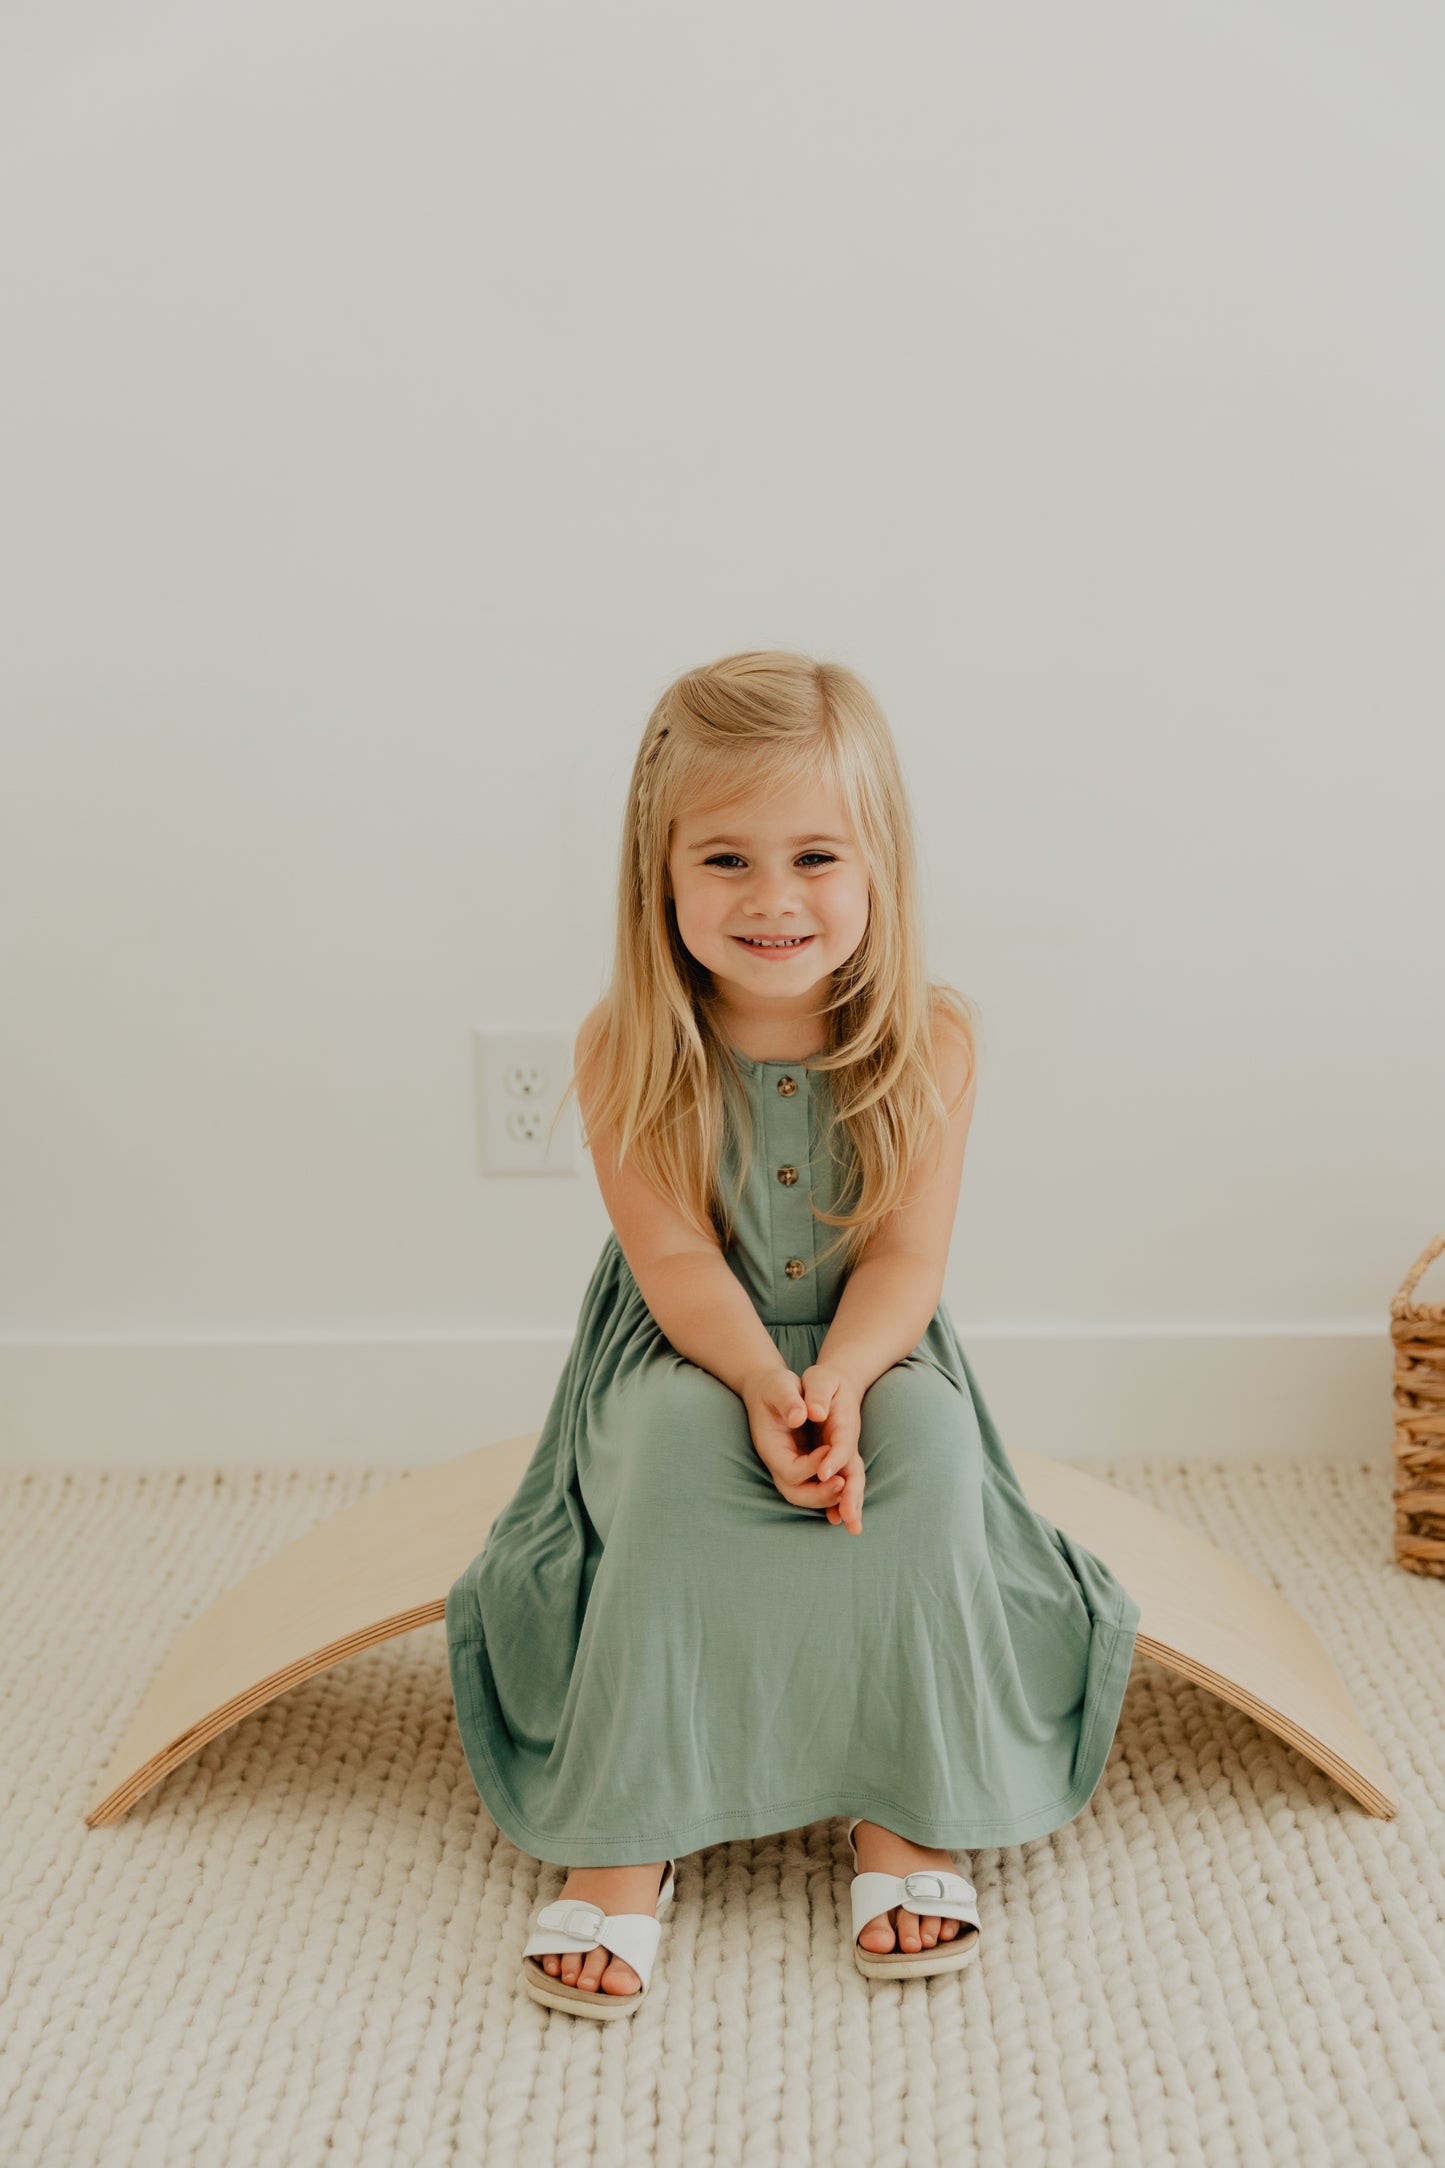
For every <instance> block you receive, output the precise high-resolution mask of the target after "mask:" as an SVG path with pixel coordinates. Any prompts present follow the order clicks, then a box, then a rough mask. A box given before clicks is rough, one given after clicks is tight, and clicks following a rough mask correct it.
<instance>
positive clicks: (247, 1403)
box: [0, 1316, 1393, 1469]
mask: <svg viewBox="0 0 1445 2168" xmlns="http://www.w3.org/2000/svg"><path fill="white" fill-rule="evenodd" d="M955 1322H956V1324H957V1326H958V1333H959V1338H960V1340H961V1341H962V1343H963V1346H964V1348H965V1350H966V1351H967V1354H968V1359H969V1363H970V1365H971V1367H972V1369H973V1373H974V1376H975V1378H976V1380H977V1382H978V1386H979V1389H980V1391H981V1392H982V1394H983V1396H984V1398H985V1399H986V1401H987V1403H988V1406H989V1409H990V1412H991V1413H992V1415H993V1418H994V1421H995V1422H996V1424H997V1425H998V1429H999V1432H1000V1435H1001V1436H1002V1438H1003V1441H1004V1445H1005V1447H1007V1446H1008V1445H1009V1444H1010V1443H1014V1444H1018V1445H1020V1446H1023V1447H1024V1448H1025V1449H1026V1450H1027V1451H1029V1452H1033V1453H1044V1454H1048V1455H1049V1456H1050V1457H1051V1458H1053V1459H1056V1460H1068V1461H1076V1462H1079V1463H1081V1464H1090V1463H1092V1464H1095V1465H1098V1464H1102V1463H1105V1462H1108V1461H1113V1460H1312V1459H1317V1460H1321V1461H1355V1462H1358V1461H1378V1462H1381V1463H1384V1464H1388V1462H1389V1460H1390V1457H1391V1437H1392V1432H1393V1409H1392V1403H1391V1348H1390V1340H1389V1335H1388V1333H1387V1332H1385V1331H1384V1330H1382V1329H1381V1328H1380V1327H1378V1326H1376V1325H1371V1324H1361V1325H1358V1326H1352V1325H1348V1324H1347V1325H1342V1326H1339V1327H1331V1328H1321V1329H1319V1330H1317V1331H1310V1330H1308V1329H1304V1328H1301V1327H1299V1326H1280V1327H1278V1328H1265V1329H1260V1328H1258V1327H1254V1328H1249V1329H1244V1328H1239V1327H1231V1326H1219V1327H1209V1328H1202V1329H1201V1328H1193V1327H1187V1326H1180V1327H1163V1328H1161V1327H1149V1328H1146V1329H1141V1330H1137V1331H1135V1330H1127V1329H1126V1330H1119V1329H1110V1330H1093V1329H1089V1328H1080V1329H1078V1330H1074V1331H1058V1330H1056V1331H1053V1332H1037V1331H1035V1330H1033V1329H1032V1328H1029V1329H1020V1330H1017V1331H1009V1330H1005V1329H1001V1328H999V1327H997V1326H993V1327H979V1328H978V1329H977V1330H970V1329H969V1326H968V1324H967V1321H966V1319H964V1318H961V1317H957V1316H956V1317H955ZM570 1346H571V1332H570V1330H568V1331H559V1332H551V1331H537V1332H534V1333H518V1332H513V1331H507V1332H485V1331H478V1332H474V1333H466V1334H444V1333H416V1334H393V1335H387V1334H381V1333H378V1334H370V1335H368V1334H357V1335H347V1336H342V1335H330V1336H327V1335H306V1334H295V1335H281V1334H277V1335H255V1336H251V1337H243V1336H240V1335H237V1336H231V1337H227V1336H215V1337H206V1338H200V1337H197V1338H186V1337H182V1336H176V1337H173V1338H165V1337H159V1336H149V1337H140V1336H135V1337H127V1336H119V1335H118V1336H115V1337H111V1338H90V1339H85V1338H79V1337H76V1338H73V1339H71V1338H60V1337H54V1338H48V1339H40V1338H35V1339H23V1338H20V1337H18V1336H15V1337H12V1338H10V1339H8V1340H4V1341H0V1468H8V1469H17V1468H36V1467H43V1468H77V1469H78V1468H140V1467H145V1468H156V1467H189V1468H215V1467H286V1468H311V1467H335V1466H353V1465H354V1466H377V1467H387V1468H394V1467H395V1468H406V1467H426V1466H428V1465H429V1464H430V1463H432V1462H433V1461H439V1460H447V1459H450V1458H452V1457H453V1456H455V1455H456V1454H458V1453H466V1452H470V1451H471V1450H472V1449H473V1448H474V1447H476V1446H479V1445H485V1444H487V1443H489V1442H491V1441H495V1440H500V1439H503V1438H511V1437H516V1436H518V1435H519V1434H520V1433H521V1432H523V1431H530V1430H538V1429H540V1428H541V1425H542V1422H543V1419H544V1418H545V1416H546V1413H547V1409H548V1407H549V1406H550V1404H551V1399H552V1394H553V1391H554V1389H555V1387H556V1383H557V1379H558V1376H559V1374H560V1372H561V1368H562V1365H563V1363H564V1362H565V1360H566V1357H567V1353H568V1350H569V1348H570Z"/></svg>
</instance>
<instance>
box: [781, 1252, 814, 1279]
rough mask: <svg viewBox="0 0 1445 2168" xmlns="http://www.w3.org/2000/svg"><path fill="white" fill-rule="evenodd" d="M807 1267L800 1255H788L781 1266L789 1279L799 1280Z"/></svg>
mask: <svg viewBox="0 0 1445 2168" xmlns="http://www.w3.org/2000/svg"><path fill="white" fill-rule="evenodd" d="M807 1269H808V1268H807V1266H806V1265H805V1264H804V1263H803V1260H802V1258H801V1257H790V1258H789V1259H788V1262H787V1263H786V1264H785V1265H784V1267H783V1270H784V1272H786V1273H787V1275H788V1278H789V1279H790V1280H800V1279H801V1278H802V1277H803V1274H804V1273H805V1272H806V1271H807Z"/></svg>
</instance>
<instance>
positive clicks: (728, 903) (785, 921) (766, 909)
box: [667, 790, 868, 1029]
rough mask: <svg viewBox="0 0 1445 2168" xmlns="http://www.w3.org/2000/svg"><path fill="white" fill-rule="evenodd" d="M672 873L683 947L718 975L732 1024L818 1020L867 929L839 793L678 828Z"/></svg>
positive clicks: (859, 868) (778, 801)
mask: <svg viewBox="0 0 1445 2168" xmlns="http://www.w3.org/2000/svg"><path fill="white" fill-rule="evenodd" d="M667 869H668V877H669V881H670V884H671V890H672V897H673V903H674V905H675V907H676V911H677V926H678V932H679V933H680V934H681V936H682V940H683V945H684V947H685V948H686V949H687V950H688V952H689V953H690V954H691V955H692V956H695V957H696V959H697V961H698V962H699V963H700V964H703V965H705V966H706V968H707V969H708V970H709V971H710V972H711V973H712V975H713V980H714V983H715V985H716V988H717V991H718V995H719V998H720V1005H721V1007H722V1010H723V1013H724V1016H725V1017H726V1018H727V1019H730V1020H731V1021H732V1023H734V1024H735V1025H739V1026H741V1027H743V1028H744V1029H746V1028H748V1027H750V1026H752V1025H754V1024H758V1025H766V1024H768V1023H784V1022H797V1023H801V1022H804V1021H805V1020H811V1019H812V1018H813V1017H815V1016H817V1015H818V1014H819V1012H820V1008H821V1004H822V1001H823V999H824V998H825V995H826V982H827V980H828V979H829V978H830V976H831V975H832V973H833V972H835V971H836V970H837V969H838V967H839V965H840V964H844V963H846V962H847V961H848V958H849V957H850V956H851V955H852V954H853V951H854V950H855V949H856V948H857V946H858V944H859V942H860V941H861V940H862V938H863V935H864V933H865V932H866V931H867V927H868V873H867V868H866V867H865V865H864V863H863V854H862V851H861V848H860V846H859V844H858V841H857V839H856V837H855V836H854V835H853V833H852V830H851V829H850V827H849V825H848V820H847V816H846V814H845V813H844V811H843V808H842V806H841V805H840V804H839V803H838V801H837V800H836V799H835V798H834V797H832V795H831V794H830V793H828V792H826V791H823V790H812V791H808V792H803V793H799V794H795V795H791V796H789V797H788V798H786V799H782V798H773V799H770V800H766V801H763V802H758V801H753V802H751V803H749V804H748V805H746V806H739V805H737V804H734V805H730V806H724V807H712V808H707V807H703V808H701V809H699V810H696V811H694V812H692V813H690V814H688V815H686V816H685V817H680V818H679V819H677V820H676V821H674V822H673V830H672V842H671V846H670V848H669V850H668V857H667ZM769 939H783V940H786V941H788V942H796V943H797V945H796V946H790V947H785V948H771V947H764V946H762V945H761V944H762V943H764V942H765V941H768V940H769Z"/></svg>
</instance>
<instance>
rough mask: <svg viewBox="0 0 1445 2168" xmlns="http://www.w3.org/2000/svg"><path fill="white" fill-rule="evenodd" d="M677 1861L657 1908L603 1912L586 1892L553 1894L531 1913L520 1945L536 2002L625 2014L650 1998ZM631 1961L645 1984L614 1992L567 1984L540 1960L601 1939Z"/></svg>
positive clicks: (578, 2011) (576, 2013)
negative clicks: (624, 1992)
mask: <svg viewBox="0 0 1445 2168" xmlns="http://www.w3.org/2000/svg"><path fill="white" fill-rule="evenodd" d="M676 1868H677V1861H676V1860H675V1859H670V1860H669V1861H668V1862H667V1865H666V1866H665V1867H664V1869H663V1874H662V1886H661V1888H660V1890H659V1891H658V1896H657V1910H656V1912H604V1911H603V1909H602V1907H601V1905H594V1904H589V1903H588V1902H587V1900H586V1899H585V1898H584V1897H555V1898H554V1899H553V1900H552V1902H551V1904H546V1905H542V1906H541V1907H540V1908H539V1909H538V1910H537V1911H535V1912H534V1913H533V1914H532V1917H531V1919H530V1920H529V1921H528V1923H527V1924H528V1926H529V1927H530V1928H531V1930H532V1932H531V1933H530V1934H529V1935H528V1937H527V1940H526V1942H525V1943H524V1944H523V1947H522V1982H523V1985H524V1986H525V1988H526V1990H527V1993H528V1994H529V1995H530V1996H531V1998H532V2000H533V2002H541V2003H545V2004H546V2005H547V2007H548V2009H549V2010H565V2011H567V2013H568V2014H569V2016H573V2017H626V2016H627V2015H628V2013H629V2012H630V2011H633V2010H635V2009H636V2008H637V2007H638V2005H639V2003H642V2002H645V2001H646V2000H647V1985H648V1981H649V1980H650V1979H651V1977H652V1961H653V1959H654V1957H656V1955H657V1944H658V1940H659V1938H660V1936H661V1934H662V1915H663V1913H664V1912H665V1911H666V1909H667V1907H668V1905H669V1904H671V1902H672V1893H673V1888H674V1886H675V1882H676ZM599 1942H600V1943H601V1945H602V1947H603V1949H604V1950H611V1951H612V1952H613V1954H614V1955H615V1956H617V1957H620V1958H621V1959H622V1962H623V1963H624V1965H631V1967H632V1969H633V1971H634V1972H635V1973H636V1974H637V1977H638V1979H639V1980H641V1982H642V1985H641V1987H639V1988H637V1989H635V1990H634V1991H633V1993H632V1994H630V1995H614V1994H613V1993H612V1992H611V1990H610V1989H608V1988H605V1987H569V1986H568V1984H567V1982H566V1981H565V1980H563V1979H560V1978H559V1979H554V1978H553V1977H552V1975H551V1973H550V1972H548V1971H547V1969H546V1967H545V1966H544V1965H539V1964H538V1963H537V1959H538V1958H539V1957H545V1956H547V1955H549V1954H551V1953H552V1952H554V1951H555V1952H557V1953H558V1954H559V1955H560V1954H563V1953H565V1952H566V1951H568V1950H573V1951H579V1952H585V1951H587V1950H595V1949H596V1947H597V1945H598V1943H599Z"/></svg>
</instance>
